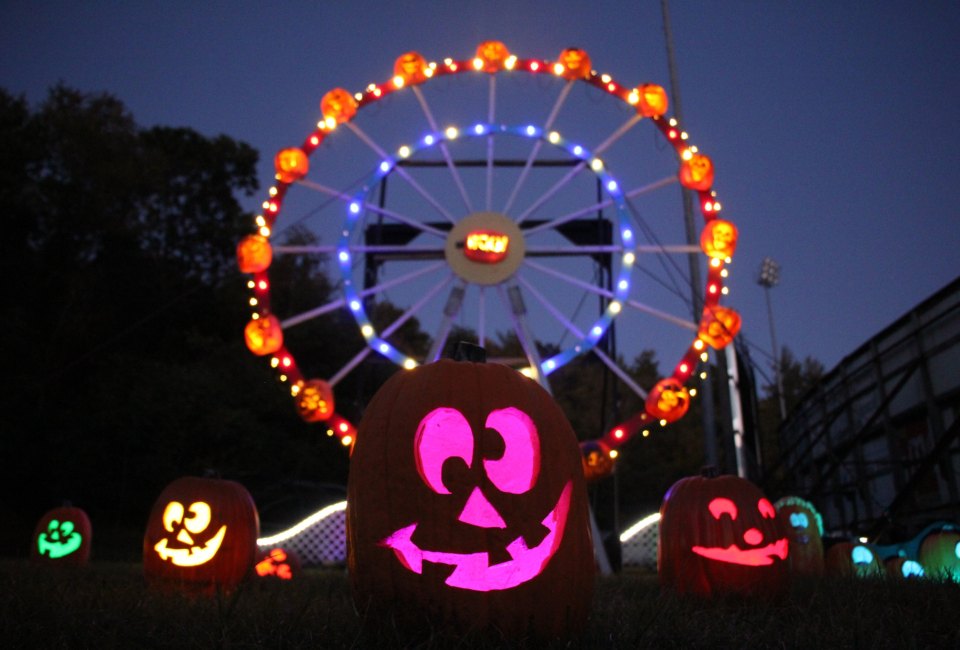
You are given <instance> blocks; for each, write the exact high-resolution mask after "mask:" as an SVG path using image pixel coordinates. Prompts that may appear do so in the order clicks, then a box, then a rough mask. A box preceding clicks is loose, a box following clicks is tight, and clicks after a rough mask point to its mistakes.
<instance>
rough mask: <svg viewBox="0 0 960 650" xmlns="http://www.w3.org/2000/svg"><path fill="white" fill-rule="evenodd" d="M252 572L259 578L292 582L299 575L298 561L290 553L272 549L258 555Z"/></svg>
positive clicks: (280, 549) (294, 555) (284, 550)
mask: <svg viewBox="0 0 960 650" xmlns="http://www.w3.org/2000/svg"><path fill="white" fill-rule="evenodd" d="M253 570H254V572H255V573H256V574H257V575H258V576H260V577H261V578H276V579H277V580H293V577H294V576H295V575H297V574H298V573H300V560H299V558H297V556H296V554H294V553H293V552H292V551H288V550H286V549H283V548H273V549H270V550H269V551H267V552H266V553H262V554H261V555H260V557H259V558H258V560H257V563H256V564H255V565H254V566H253Z"/></svg>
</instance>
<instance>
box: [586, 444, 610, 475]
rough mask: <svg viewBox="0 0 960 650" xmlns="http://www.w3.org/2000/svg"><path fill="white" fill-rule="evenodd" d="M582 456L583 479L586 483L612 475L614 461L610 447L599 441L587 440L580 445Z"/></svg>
mask: <svg viewBox="0 0 960 650" xmlns="http://www.w3.org/2000/svg"><path fill="white" fill-rule="evenodd" d="M580 453H581V454H582V455H583V477H584V478H585V479H587V482H588V483H592V482H593V481H599V480H600V479H604V478H607V477H608V476H610V475H611V474H613V466H614V459H613V456H611V455H610V454H611V450H610V446H609V445H607V444H606V443H605V442H603V441H600V440H587V441H585V442H581V443H580Z"/></svg>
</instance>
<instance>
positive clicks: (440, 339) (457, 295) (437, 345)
mask: <svg viewBox="0 0 960 650" xmlns="http://www.w3.org/2000/svg"><path fill="white" fill-rule="evenodd" d="M465 293H466V289H465V287H464V282H463V281H460V282H457V284H455V285H454V287H453V288H452V289H450V293H449V295H448V296H447V303H446V305H445V306H444V308H443V318H442V319H441V320H440V325H439V326H438V328H437V334H436V336H434V337H433V344H432V345H431V346H430V351H429V352H427V358H426V361H425V362H426V363H431V362H433V361H436V360H437V359H439V358H440V355H441V354H442V353H443V347H444V346H445V345H446V344H447V339H448V338H449V337H450V330H451V328H452V327H453V319H454V318H456V317H457V315H458V314H459V313H460V307H461V306H462V305H463V296H464V294H465Z"/></svg>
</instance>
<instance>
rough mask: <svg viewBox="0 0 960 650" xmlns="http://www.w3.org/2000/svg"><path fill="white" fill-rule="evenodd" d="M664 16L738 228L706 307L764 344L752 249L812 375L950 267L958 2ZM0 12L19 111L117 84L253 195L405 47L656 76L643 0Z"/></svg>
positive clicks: (703, 144)
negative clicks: (226, 149) (777, 271)
mask: <svg viewBox="0 0 960 650" xmlns="http://www.w3.org/2000/svg"><path fill="white" fill-rule="evenodd" d="M670 12H671V18H672V28H673V34H674V41H675V51H676V61H677V66H678V70H677V72H678V80H679V90H680V95H681V98H682V116H683V120H682V123H681V125H682V126H683V127H684V128H685V129H686V130H687V131H689V133H690V134H691V140H692V142H693V143H695V144H696V145H697V146H698V147H699V148H700V150H701V151H703V152H704V153H706V154H708V155H709V156H710V157H711V158H712V159H713V161H714V163H715V165H716V168H717V174H716V181H715V183H714V188H715V189H716V190H717V192H718V196H719V198H720V200H721V201H722V202H723V205H724V215H725V217H726V218H727V219H729V220H731V221H733V222H734V223H735V224H736V225H737V226H738V228H739V230H740V244H739V248H738V251H737V255H736V257H735V259H734V263H733V265H732V266H731V267H730V279H729V287H730V295H729V296H728V297H727V298H725V299H724V303H725V304H727V305H729V306H732V307H734V308H735V309H737V310H738V311H740V312H741V314H742V315H743V318H744V325H743V330H742V331H743V334H744V335H745V336H746V337H747V338H748V340H749V341H750V342H751V343H752V344H753V345H754V346H755V347H756V348H757V353H756V354H755V357H757V358H761V353H762V351H768V350H769V349H770V335H769V324H768V319H767V311H766V303H765V299H764V292H763V289H762V288H760V287H759V286H758V285H757V283H756V276H757V273H758V270H759V267H760V264H761V260H763V258H764V257H766V256H769V257H771V258H773V259H774V260H776V261H777V262H778V263H779V264H780V266H781V280H780V284H779V286H777V287H775V288H774V289H772V294H771V298H772V301H773V313H774V318H775V323H776V329H777V335H778V338H779V342H780V343H781V344H782V345H785V346H787V347H789V348H790V349H791V350H792V351H793V352H794V354H795V355H796V356H798V357H801V358H802V357H805V356H811V357H814V358H815V359H818V360H819V361H821V362H822V363H823V364H824V365H825V366H826V367H827V369H830V368H832V367H833V366H834V365H836V364H837V363H838V362H839V361H840V360H841V359H842V358H843V357H844V356H845V355H847V354H849V353H851V352H853V351H854V350H855V349H856V348H857V347H858V346H859V345H861V344H862V343H864V342H865V341H867V340H868V339H869V338H870V337H872V336H873V335H875V334H876V333H878V332H879V331H880V330H881V329H883V328H884V327H885V326H887V325H888V324H890V323H891V322H892V321H894V320H895V319H896V318H898V317H899V316H901V315H903V314H904V313H905V312H906V311H907V310H909V309H910V308H911V307H913V306H914V305H916V304H917V303H919V302H920V301H922V300H923V299H925V298H926V297H928V296H929V295H931V294H933V293H934V292H935V291H937V290H938V289H940V288H941V287H943V286H944V285H946V284H947V283H948V282H950V281H951V280H953V279H954V278H956V277H957V276H958V275H960V252H958V251H960V202H958V201H957V198H956V197H957V192H956V190H955V184H956V179H957V170H956V169H954V168H953V167H952V165H955V164H958V163H960V156H958V151H960V126H958V124H960V119H958V107H960V45H958V38H957V34H958V33H960V4H958V3H956V2H952V1H942V0H931V1H927V2H915V1H902V2H901V1H884V2H872V3H864V2H849V1H847V2H825V1H812V2H760V1H759V0H756V1H752V2H748V1H740V0H735V1H729V2H692V1H680V0H674V1H673V2H671V3H670ZM0 16H2V18H3V20H2V21H0V61H2V63H0V85H2V86H3V87H4V88H6V89H7V90H8V91H10V92H12V93H14V94H20V93H23V94H25V96H26V97H27V98H28V100H30V101H31V102H34V103H35V102H38V101H40V100H42V98H43V97H44V96H45V93H46V90H47V89H48V88H49V87H50V86H51V85H53V84H55V83H57V82H58V81H62V82H64V83H65V84H66V85H68V86H71V87H74V88H77V89H79V90H82V91H90V92H93V91H108V92H110V93H112V94H114V95H116V96H117V97H118V98H119V99H120V100H122V101H123V102H124V103H125V104H126V105H127V106H128V108H129V109H130V111H131V112H132V114H133V116H134V117H135V119H136V120H137V122H138V123H139V124H141V125H143V126H150V125H155V124H156V125H165V126H184V127H189V128H193V129H196V130H198V131H200V132H201V133H203V134H206V135H211V136H213V135H216V134H220V133H223V134H226V135H228V136H231V137H233V138H236V139H238V140H242V141H245V142H247V143H249V144H251V145H252V146H254V147H255V148H257V149H258V150H259V151H260V153H261V164H260V172H261V173H260V179H261V186H262V188H263V190H265V189H266V188H267V187H268V186H269V184H270V183H271V182H272V176H273V167H272V158H273V155H274V153H275V152H276V151H277V150H278V149H280V148H282V147H287V146H295V145H299V144H300V143H301V142H303V140H304V137H305V136H306V134H308V133H309V132H310V131H311V130H312V129H313V127H314V125H315V124H316V122H317V119H318V117H319V108H318V105H319V101H320V98H321V96H322V95H323V94H324V93H325V92H326V91H327V90H330V89H331V88H334V87H338V86H342V87H344V88H346V89H348V90H351V91H360V90H363V89H364V88H365V87H366V86H367V84H368V83H371V82H378V83H379V82H385V81H387V80H388V79H389V78H390V77H391V76H392V69H393V62H394V60H395V59H396V58H397V56H399V55H400V54H402V53H404V52H407V51H410V50H416V51H419V52H420V53H422V54H423V55H424V56H425V57H426V58H427V59H428V60H436V61H440V60H442V59H443V58H445V57H453V58H454V59H468V58H471V57H472V56H473V53H474V51H475V50H476V47H477V45H478V44H479V43H480V42H481V41H484V40H491V39H495V40H500V41H503V42H504V43H505V44H506V45H507V46H508V47H509V48H510V50H511V52H513V53H515V54H517V55H518V56H520V57H521V58H526V57H529V58H543V59H551V60H552V59H555V58H556V57H557V55H558V54H559V52H560V51H561V50H562V49H564V48H567V47H580V48H583V49H584V50H586V51H587V52H588V53H589V55H590V56H591V58H592V62H593V67H594V68H595V69H596V70H598V71H599V72H606V73H609V74H610V75H612V76H613V77H614V78H615V79H616V80H618V81H620V82H621V83H623V84H626V85H631V86H632V85H634V84H637V83H641V82H655V83H659V84H661V85H664V86H667V87H669V74H668V67H667V56H666V47H665V41H664V30H663V21H662V17H661V6H660V2H658V1H654V0H646V1H634V2H626V1H616V2H614V1H605V0H599V1H598V2H594V3H587V2H569V1H567V0H563V1H556V2H520V1H517V0H510V1H505V2H501V1H496V2H474V3H465V2H422V1H420V2H413V1H410V2H370V1H362V0H357V1H352V2H281V3H259V2H207V3H194V2H165V3H145V2H132V3H125V2H87V3H80V2H53V1H51V2H44V3H35V2H24V1H20V0H15V1H7V2H4V3H3V6H2V9H0ZM547 106H548V107H549V101H548V103H547ZM439 111H440V108H438V112H439ZM669 113H670V114H673V107H671V110H670V112H669ZM531 119H542V115H541V113H538V114H537V115H536V116H534V117H532V118H531ZM413 137H415V136H413ZM594 144H595V143H594ZM671 192H672V193H674V194H671V196H673V197H674V198H675V199H676V203H677V205H679V192H677V190H676V189H673V190H671ZM263 198H264V192H263V191H261V192H260V193H259V194H258V195H257V196H256V197H252V198H251V199H249V206H250V209H251V210H252V209H255V206H256V205H257V204H259V202H260V201H261V200H262V199H263ZM644 343H645V344H646V343H647V342H644ZM649 346H650V347H653V348H657V347H658V345H657V342H656V341H650V342H649ZM676 352H679V350H677V351H671V350H664V351H663V352H662V355H661V356H662V358H664V359H665V360H666V361H667V362H668V363H669V364H672V363H673V360H674V359H675V358H676Z"/></svg>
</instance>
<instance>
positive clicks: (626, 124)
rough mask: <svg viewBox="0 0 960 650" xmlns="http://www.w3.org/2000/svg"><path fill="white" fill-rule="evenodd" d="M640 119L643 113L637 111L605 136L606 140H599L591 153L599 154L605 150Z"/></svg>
mask: <svg viewBox="0 0 960 650" xmlns="http://www.w3.org/2000/svg"><path fill="white" fill-rule="evenodd" d="M642 119H643V115H641V114H640V113H637V114H636V115H634V116H633V117H631V118H630V119H629V120H627V121H626V122H624V123H623V124H621V125H620V126H619V127H618V128H617V129H616V130H615V131H614V132H613V133H611V134H610V135H609V137H607V139H606V140H604V141H603V142H601V143H600V144H598V145H597V146H596V147H594V148H593V155H594V156H599V155H600V154H602V153H603V152H605V151H606V150H607V149H609V148H610V147H612V146H613V145H614V144H615V143H616V141H617V140H619V139H620V138H622V137H623V136H624V135H626V133H627V131H629V130H630V129H632V128H633V127H634V126H636V125H637V124H638V123H639V122H640V120H642Z"/></svg>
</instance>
